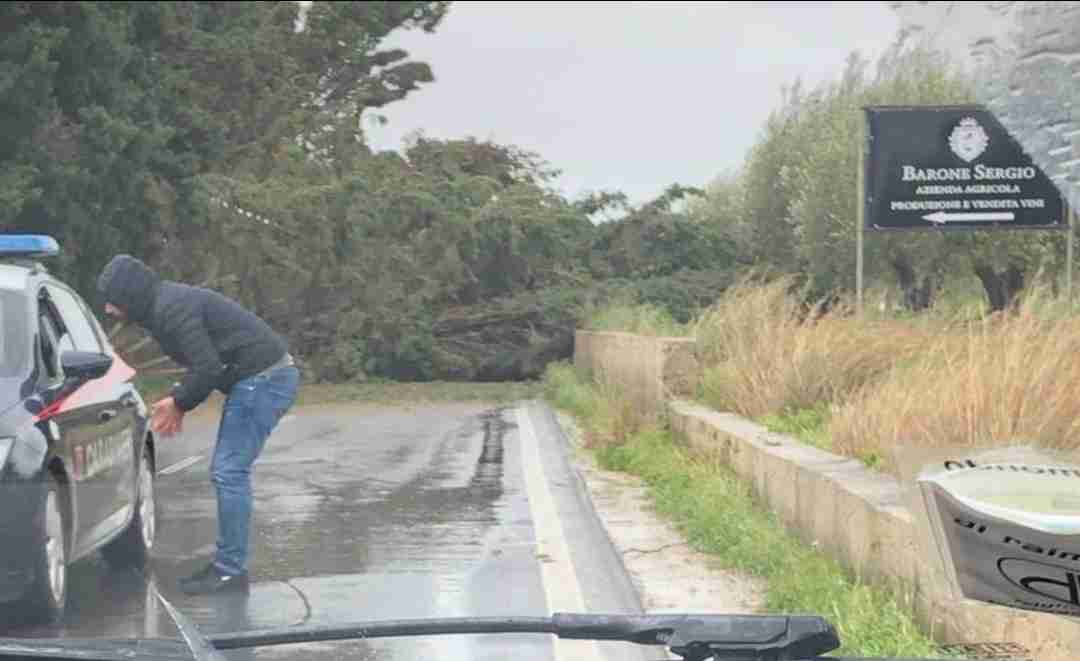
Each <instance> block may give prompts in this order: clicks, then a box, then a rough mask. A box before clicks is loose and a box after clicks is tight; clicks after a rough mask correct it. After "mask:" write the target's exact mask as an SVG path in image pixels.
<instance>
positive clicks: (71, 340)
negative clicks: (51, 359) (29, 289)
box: [47, 286, 101, 353]
mask: <svg viewBox="0 0 1080 661" xmlns="http://www.w3.org/2000/svg"><path fill="white" fill-rule="evenodd" d="M47 290H48V292H49V298H50V299H52V302H53V304H54V305H55V306H56V309H57V311H58V312H59V313H60V321H61V322H62V323H63V325H64V328H63V329H62V330H61V336H60V351H61V352H64V351H94V352H98V353H100V352H101V342H100V340H99V339H98V336H97V333H95V332H94V327H93V325H92V324H91V322H90V320H89V319H87V317H86V311H85V309H84V307H83V306H82V305H81V304H80V303H79V302H78V300H76V298H75V296H74V295H72V294H71V292H69V291H67V290H65V289H60V288H59V287H52V286H48V287H47Z"/></svg>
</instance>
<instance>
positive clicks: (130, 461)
mask: <svg viewBox="0 0 1080 661" xmlns="http://www.w3.org/2000/svg"><path fill="white" fill-rule="evenodd" d="M59 250H60V248H59V245H58V244H57V242H56V241H55V240H54V239H52V238H51V237H48V236H39V235H0V324H2V325H3V335H2V336H0V602H8V603H10V602H16V603H21V604H25V605H26V606H27V607H29V608H30V609H31V610H30V611H29V612H32V613H33V614H34V615H35V616H37V617H39V618H41V619H44V620H47V621H53V622H55V621H58V620H60V619H61V618H62V616H63V613H64V608H65V604H66V601H67V571H68V567H69V566H70V565H71V564H72V563H74V562H76V561H79V560H81V559H83V558H86V557H87V556H90V555H91V554H94V553H97V552H99V551H100V552H101V553H102V555H103V556H104V557H105V559H106V560H107V561H108V562H109V563H110V564H112V565H114V566H118V567H138V566H141V565H142V564H143V563H144V562H145V560H146V558H147V556H148V554H149V551H150V549H151V548H152V546H153V544H154V532H155V520H156V507H155V499H154V445H153V438H152V436H151V433H150V429H149V416H148V411H147V407H146V405H145V403H144V401H143V399H142V398H141V397H140V395H139V393H138V392H137V391H136V389H135V387H134V385H133V383H132V377H133V376H134V375H135V370H133V369H132V368H131V367H130V366H128V365H127V364H126V363H125V362H124V361H123V360H122V359H121V358H120V356H119V355H117V354H116V352H115V351H114V349H113V347H112V346H111V345H110V343H109V340H108V337H107V336H106V334H105V332H104V331H103V330H102V327H101V325H100V323H99V322H98V319H97V317H96V316H95V315H94V314H93V312H92V311H91V309H90V307H89V306H88V305H87V304H86V302H85V301H83V300H82V299H81V298H80V297H79V295H78V294H77V293H76V292H75V291H73V290H72V289H71V288H70V287H67V286H66V285H64V283H62V282H60V281H59V280H57V279H56V278H54V277H52V276H51V275H50V274H49V273H48V271H47V270H46V269H45V267H44V266H43V265H42V264H41V263H40V262H39V260H40V259H41V258H45V257H53V256H56V255H58V254H59Z"/></svg>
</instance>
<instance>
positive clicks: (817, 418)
mask: <svg viewBox="0 0 1080 661" xmlns="http://www.w3.org/2000/svg"><path fill="white" fill-rule="evenodd" d="M757 422H758V423H759V424H762V425H764V426H765V428H766V429H768V430H769V431H771V432H773V433H776V434H787V435H789V436H793V437H795V438H797V439H798V440H800V441H802V442H803V443H806V444H807V445H812V446H814V447H816V448H820V449H822V450H826V451H829V452H831V451H832V449H833V443H832V438H831V437H830V436H829V405H828V404H819V405H818V406H816V407H814V408H810V409H796V410H791V411H785V412H783V413H772V414H769V415H765V416H762V417H761V418H760V419H758V421H757ZM857 459H859V461H861V462H863V464H865V465H866V466H867V467H868V468H872V469H880V468H881V466H882V464H883V463H884V457H882V456H881V454H879V453H877V452H871V451H865V452H859V453H858V456H857Z"/></svg>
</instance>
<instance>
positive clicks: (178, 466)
mask: <svg viewBox="0 0 1080 661" xmlns="http://www.w3.org/2000/svg"><path fill="white" fill-rule="evenodd" d="M202 459H203V458H202V457H188V458H187V459H183V460H181V461H178V462H176V463H175V464H173V465H172V466H167V467H165V468H162V469H161V470H159V471H158V475H172V474H173V473H179V472H180V471H182V470H184V469H185V468H190V467H191V466H194V465H195V464H197V463H199V462H200V461H202Z"/></svg>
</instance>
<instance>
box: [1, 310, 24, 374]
mask: <svg viewBox="0 0 1080 661" xmlns="http://www.w3.org/2000/svg"><path fill="white" fill-rule="evenodd" d="M28 312H29V309H28V304H27V302H26V297H25V296H24V295H23V294H22V293H21V292H14V291H9V290H0V327H2V328H3V331H4V332H3V335H2V336H0V377H7V376H15V375H17V374H19V373H20V372H21V371H22V370H23V368H24V366H25V365H26V359H27V356H29V355H30V351H29V349H30V347H31V346H32V345H31V344H30V342H29V341H28V340H27V338H28V337H29V336H28V335H27V332H26V328H27V326H26V321H27V316H28Z"/></svg>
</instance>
